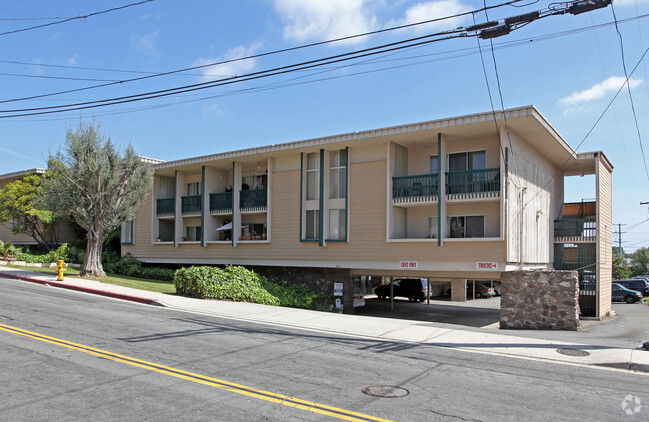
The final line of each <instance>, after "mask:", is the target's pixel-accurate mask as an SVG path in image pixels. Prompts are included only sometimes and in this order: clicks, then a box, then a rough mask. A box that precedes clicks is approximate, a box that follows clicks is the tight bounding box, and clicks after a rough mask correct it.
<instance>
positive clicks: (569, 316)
mask: <svg viewBox="0 0 649 422" xmlns="http://www.w3.org/2000/svg"><path fill="white" fill-rule="evenodd" d="M501 295H502V297H501V299H500V328H515V329H535V330H579V280H578V278H577V273H576V272H574V271H555V270H534V271H512V272H507V273H504V274H503V278H502V287H501Z"/></svg>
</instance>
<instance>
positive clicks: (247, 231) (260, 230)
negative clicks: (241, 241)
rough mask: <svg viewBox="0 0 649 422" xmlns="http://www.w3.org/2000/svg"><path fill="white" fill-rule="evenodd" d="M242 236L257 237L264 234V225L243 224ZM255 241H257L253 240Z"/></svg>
mask: <svg viewBox="0 0 649 422" xmlns="http://www.w3.org/2000/svg"><path fill="white" fill-rule="evenodd" d="M242 234H243V236H244V237H246V238H247V237H249V236H255V237H256V236H259V237H261V236H262V235H264V234H266V224H264V223H247V224H243V231H242ZM255 240H257V239H255Z"/></svg>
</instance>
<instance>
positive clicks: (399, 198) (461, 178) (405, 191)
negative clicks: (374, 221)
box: [392, 167, 500, 206]
mask: <svg viewBox="0 0 649 422" xmlns="http://www.w3.org/2000/svg"><path fill="white" fill-rule="evenodd" d="M438 189H439V174H437V173H432V174H420V175H414V176H401V177H393V178H392V201H393V203H394V204H395V205H400V206H407V205H408V204H425V203H429V202H436V201H437V200H438V198H437V196H438ZM444 193H445V194H446V199H447V200H467V199H469V200H472V199H483V198H499V197H500V168H498V167H496V168H489V169H480V170H466V171H450V172H446V186H445V189H444Z"/></svg>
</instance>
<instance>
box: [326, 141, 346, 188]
mask: <svg viewBox="0 0 649 422" xmlns="http://www.w3.org/2000/svg"><path fill="white" fill-rule="evenodd" d="M346 196H347V150H345V149H341V150H338V151H330V153H329V198H330V199H333V198H345V197H346Z"/></svg>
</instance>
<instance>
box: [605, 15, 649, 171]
mask: <svg viewBox="0 0 649 422" xmlns="http://www.w3.org/2000/svg"><path fill="white" fill-rule="evenodd" d="M611 11H612V13H613V19H614V21H615V31H616V32H617V35H618V38H619V40H620V53H621V58H622V69H623V70H624V76H625V77H626V80H627V81H628V80H629V73H628V72H627V71H626V60H625V58H624V43H623V42H622V34H621V33H620V28H619V27H618V25H617V16H616V15H615V7H614V6H613V5H612V4H611ZM626 89H627V91H628V92H629V101H630V102H631V111H632V113H633V120H634V122H635V129H636V132H637V133H638V142H639V143H640V152H641V153H642V161H643V162H644V171H645V174H646V175H647V181H649V169H648V168H647V158H646V157H645V153H644V147H643V146H642V136H641V135H640V128H639V127H638V116H637V115H636V112H635V104H634V103H633V95H632V94H631V86H630V85H629V84H628V83H627V84H626Z"/></svg>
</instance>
